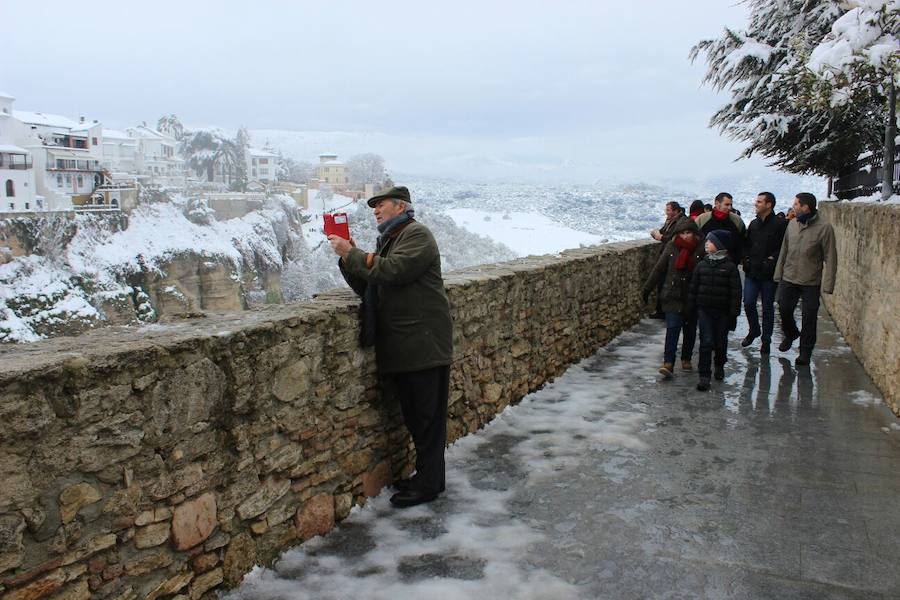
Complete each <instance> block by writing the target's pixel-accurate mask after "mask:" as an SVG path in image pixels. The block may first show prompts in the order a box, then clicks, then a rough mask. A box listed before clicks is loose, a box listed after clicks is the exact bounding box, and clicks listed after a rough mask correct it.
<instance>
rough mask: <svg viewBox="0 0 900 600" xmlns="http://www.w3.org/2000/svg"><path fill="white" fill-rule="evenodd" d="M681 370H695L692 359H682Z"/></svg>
mask: <svg viewBox="0 0 900 600" xmlns="http://www.w3.org/2000/svg"><path fill="white" fill-rule="evenodd" d="M681 370H682V371H693V370H694V365H692V364H691V361H689V360H683V361H681Z"/></svg>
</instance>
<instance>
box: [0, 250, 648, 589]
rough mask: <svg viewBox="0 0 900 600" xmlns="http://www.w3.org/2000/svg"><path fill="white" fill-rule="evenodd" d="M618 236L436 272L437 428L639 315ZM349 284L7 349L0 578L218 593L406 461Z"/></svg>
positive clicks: (497, 403)
mask: <svg viewBox="0 0 900 600" xmlns="http://www.w3.org/2000/svg"><path fill="white" fill-rule="evenodd" d="M658 249H659V246H658V245H657V244H653V243H645V242H629V243H619V244H609V245H606V246H599V247H594V248H587V249H581V250H574V251H570V252H567V253H565V254H564V255H562V256H560V257H533V258H527V259H521V260H517V261H514V262H510V263H504V264H499V265H491V266H484V267H479V268H475V269H471V270H468V271H464V272H457V273H452V274H448V275H447V277H446V283H447V289H448V294H449V296H450V300H451V304H452V307H453V308H452V310H453V319H454V323H455V329H454V337H455V357H454V363H453V368H452V371H451V395H450V408H449V413H450V414H449V434H450V439H451V440H454V439H457V438H459V437H460V436H463V435H465V434H467V433H469V432H472V431H474V430H476V429H478V428H479V427H481V426H482V425H484V424H485V423H487V422H488V421H490V420H491V419H492V418H493V417H494V415H496V414H497V413H498V412H499V411H501V410H502V409H503V408H504V407H505V406H507V405H509V404H510V403H515V402H517V401H519V400H520V399H521V398H522V397H523V396H524V395H525V394H527V393H528V392H530V391H532V390H534V389H536V388H538V387H539V386H541V385H542V384H544V383H545V382H546V381H548V380H549V379H552V378H553V377H555V376H557V375H559V374H561V373H562V372H563V371H564V370H565V369H566V367H567V366H568V365H569V364H571V363H573V362H575V361H577V360H579V359H581V358H583V357H586V356H589V355H591V354H592V353H594V352H595V351H596V349H597V348H598V347H599V346H601V345H603V344H605V343H606V342H608V341H609V340H610V339H612V338H613V337H614V336H615V335H616V334H618V333H619V332H621V331H622V330H624V329H625V328H627V327H629V326H630V325H632V324H633V323H635V322H636V321H637V320H638V319H639V318H640V315H641V311H642V306H641V303H640V300H639V298H640V287H641V283H642V280H643V278H644V276H645V274H646V273H647V272H648V270H649V268H650V266H651V264H652V261H653V260H654V258H655V255H656V253H657V252H658ZM357 311H358V303H357V300H356V299H355V298H354V297H353V296H352V295H351V294H350V293H349V292H345V291H336V292H332V293H329V294H326V295H323V296H320V297H318V298H317V299H315V300H314V301H311V302H306V303H301V304H295V305H288V306H273V307H270V308H267V309H264V310H259V311H248V312H244V313H239V314H222V315H206V316H203V317H200V318H197V319H192V320H185V321H181V322H174V323H171V324H166V325H153V326H148V327H146V328H144V329H141V330H140V331H136V330H134V329H131V330H128V329H125V328H110V329H104V330H98V331H95V332H92V333H89V334H86V335H84V336H82V337H77V338H58V339H53V340H48V341H44V342H39V343H35V344H30V345H26V346H18V347H14V348H4V349H2V350H0V481H3V486H2V489H0V594H3V596H4V598H9V599H10V600H20V599H36V598H43V597H54V598H59V599H67V600H69V599H79V598H88V597H95V598H116V599H130V598H149V599H151V600H155V599H157V598H162V597H169V596H173V597H178V598H179V600H184V599H186V598H190V599H191V600H195V599H198V598H211V597H213V592H214V591H215V590H217V589H221V588H223V587H227V586H233V585H235V584H237V583H238V582H239V581H240V580H241V578H242V576H243V575H244V574H245V573H246V572H247V571H248V570H249V569H250V568H251V567H252V566H253V565H255V564H267V563H270V562H271V561H272V560H273V559H274V558H275V557H276V556H277V555H278V554H279V553H280V552H281V551H283V550H285V549H286V548H288V547H290V546H291V545H294V544H297V543H299V542H301V541H303V540H305V539H307V538H310V537H312V536H315V535H319V534H323V533H325V532H327V531H328V530H329V529H330V528H331V527H333V525H334V523H335V522H336V521H339V520H340V519H343V518H344V517H346V516H347V514H348V513H349V511H350V509H351V507H352V506H353V505H354V504H360V503H362V502H364V501H365V499H366V498H367V497H371V496H373V495H375V494H377V493H379V491H380V490H381V489H382V487H383V486H385V485H386V484H388V483H389V482H390V481H391V480H392V478H394V477H397V476H398V475H401V474H408V473H409V471H410V470H411V458H412V448H411V444H410V441H409V440H408V438H407V436H406V435H405V433H404V431H405V430H404V429H403V426H402V423H401V420H400V416H399V411H398V408H397V405H396V402H395V401H392V399H391V398H390V394H385V395H384V396H382V394H380V393H379V391H378V388H377V385H376V377H375V372H374V357H373V355H372V352H371V350H366V351H363V350H361V349H360V348H359V346H358V343H357V335H358V316H357V314H358V312H357Z"/></svg>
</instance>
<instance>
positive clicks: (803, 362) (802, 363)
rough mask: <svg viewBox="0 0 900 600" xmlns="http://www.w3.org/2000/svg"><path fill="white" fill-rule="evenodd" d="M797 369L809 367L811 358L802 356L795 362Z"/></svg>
mask: <svg viewBox="0 0 900 600" xmlns="http://www.w3.org/2000/svg"><path fill="white" fill-rule="evenodd" d="M794 366H795V367H806V366H809V357H808V356H803V355H802V354H801V355H800V356H798V357H797V360H795V361H794Z"/></svg>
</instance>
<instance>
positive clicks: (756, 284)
mask: <svg viewBox="0 0 900 600" xmlns="http://www.w3.org/2000/svg"><path fill="white" fill-rule="evenodd" d="M777 288H778V285H777V284H776V283H775V282H774V281H772V280H771V279H769V280H766V279H754V278H752V277H744V311H745V312H746V313H747V323H748V324H749V325H750V335H762V341H763V342H771V341H772V330H774V329H775V290H776V289H777ZM760 296H762V329H760V327H759V312H758V311H757V310H756V301H757V300H758V299H759V297H760Z"/></svg>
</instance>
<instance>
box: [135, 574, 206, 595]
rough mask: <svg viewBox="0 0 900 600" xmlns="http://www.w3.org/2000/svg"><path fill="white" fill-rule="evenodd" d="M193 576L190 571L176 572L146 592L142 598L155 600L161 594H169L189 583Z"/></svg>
mask: <svg viewBox="0 0 900 600" xmlns="http://www.w3.org/2000/svg"><path fill="white" fill-rule="evenodd" d="M193 578H194V574H193V573H192V572H190V571H185V572H183V573H178V574H177V575H174V576H172V577H169V578H168V579H166V580H165V581H163V582H162V583H160V584H159V585H158V586H156V587H155V588H154V589H153V590H152V591H151V592H150V593H149V594H147V595H146V596H145V597H144V600H156V599H157V598H161V597H163V596H171V595H172V594H174V593H176V592H178V591H179V590H181V589H182V588H184V586H186V585H187V584H189V583H190V582H191V580H192V579H193Z"/></svg>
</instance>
